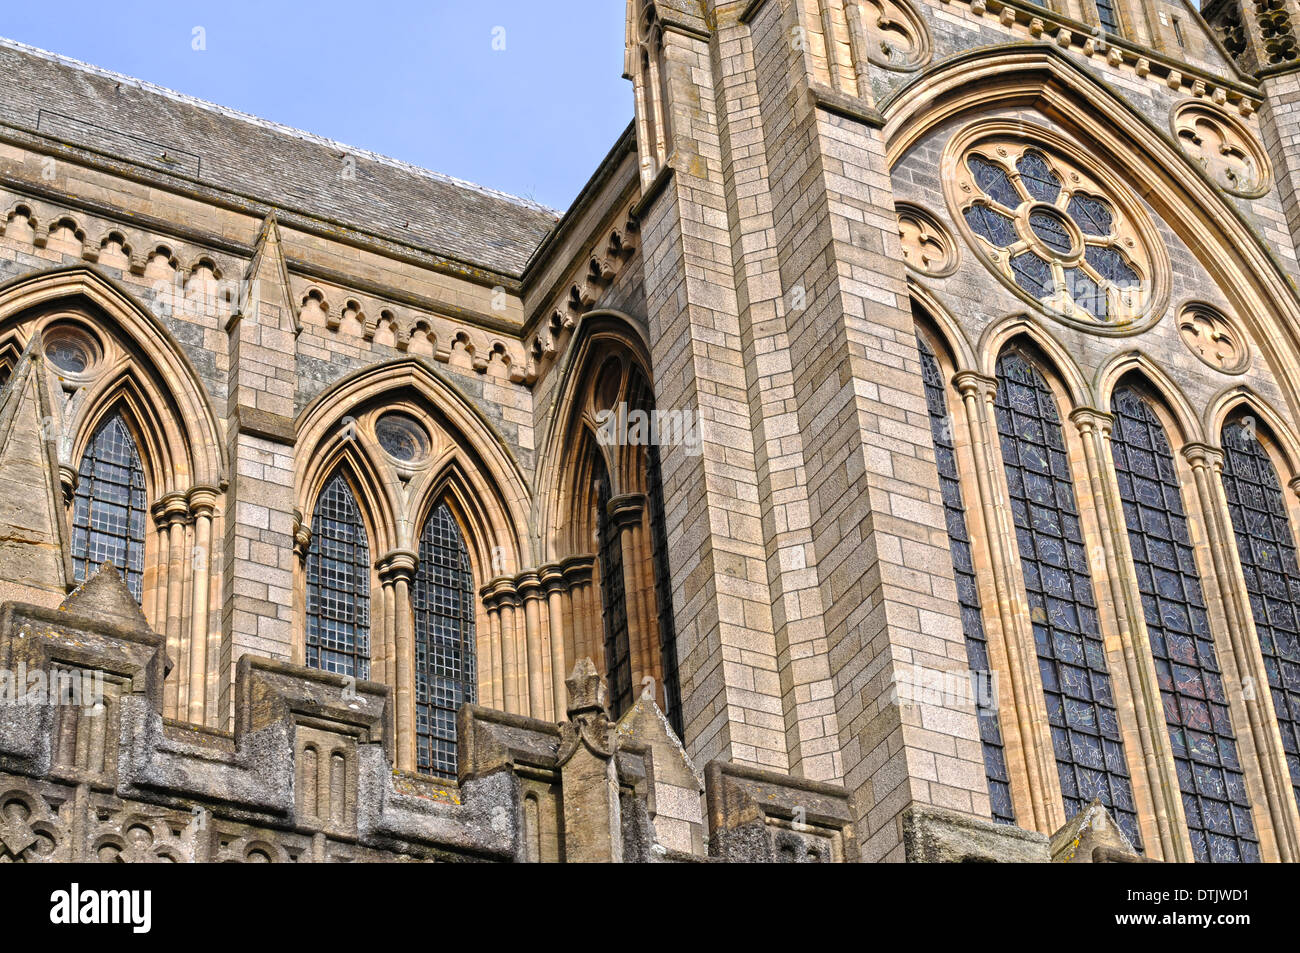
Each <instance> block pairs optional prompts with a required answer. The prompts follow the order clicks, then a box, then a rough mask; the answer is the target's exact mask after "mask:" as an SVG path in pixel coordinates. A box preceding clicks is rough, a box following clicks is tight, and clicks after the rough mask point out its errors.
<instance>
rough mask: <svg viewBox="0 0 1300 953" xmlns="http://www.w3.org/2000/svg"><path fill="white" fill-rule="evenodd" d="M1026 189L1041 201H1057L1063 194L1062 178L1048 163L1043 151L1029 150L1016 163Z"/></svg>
mask: <svg viewBox="0 0 1300 953" xmlns="http://www.w3.org/2000/svg"><path fill="white" fill-rule="evenodd" d="M1016 168H1017V169H1019V170H1020V181H1021V183H1023V184H1024V186H1025V190H1026V191H1028V192H1029V194H1030V195H1032V196H1033V197H1034V198H1035V199H1036V200H1037V201H1039V202H1055V201H1056V198H1057V196H1059V195H1060V194H1061V180H1060V179H1058V178H1057V177H1056V173H1055V172H1053V171H1052V170H1051V168H1049V167H1048V165H1047V160H1046V159H1045V158H1043V154H1042V153H1041V152H1034V151H1032V150H1031V151H1029V152H1026V153H1025V154H1024V155H1023V156H1021V157H1020V161H1019V162H1017V163H1016Z"/></svg>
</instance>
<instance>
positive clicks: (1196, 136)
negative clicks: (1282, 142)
mask: <svg viewBox="0 0 1300 953" xmlns="http://www.w3.org/2000/svg"><path fill="white" fill-rule="evenodd" d="M1170 125H1171V126H1172V128H1173V133H1174V138H1176V139H1177V140H1178V145H1179V146H1180V147H1182V150H1183V151H1184V152H1185V153H1187V155H1188V156H1189V157H1190V158H1191V159H1192V160H1193V161H1195V162H1197V163H1199V164H1200V166H1201V168H1202V169H1204V170H1205V172H1206V174H1207V175H1208V176H1209V177H1210V178H1211V179H1213V180H1214V182H1215V183H1216V184H1217V185H1218V186H1219V187H1220V188H1222V189H1223V190H1224V191H1225V192H1231V193H1232V194H1233V195H1241V196H1246V197H1251V198H1253V197H1256V196H1259V195H1262V194H1264V192H1266V191H1267V190H1268V183H1269V178H1270V174H1269V163H1268V156H1267V155H1266V154H1265V152H1264V149H1263V147H1262V146H1261V145H1260V144H1259V141H1258V140H1257V139H1256V138H1255V137H1254V136H1253V135H1252V134H1251V133H1250V131H1249V130H1248V129H1247V128H1246V127H1245V126H1244V125H1243V124H1242V123H1241V122H1239V121H1238V120H1237V119H1235V118H1234V117H1232V116H1230V115H1228V113H1226V112H1225V111H1224V110H1222V109H1219V108H1218V107H1216V106H1213V105H1211V104H1209V103H1206V102H1197V101H1195V100H1189V101H1187V102H1184V103H1182V104H1181V105H1179V106H1176V107H1174V111H1173V114H1172V116H1171V118H1170Z"/></svg>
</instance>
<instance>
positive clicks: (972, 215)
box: [966, 205, 1020, 248]
mask: <svg viewBox="0 0 1300 953" xmlns="http://www.w3.org/2000/svg"><path fill="white" fill-rule="evenodd" d="M966 222H967V224H969V225H970V227H971V230H972V231H974V232H975V234H976V235H979V236H980V237H981V238H984V239H987V240H988V241H989V242H990V243H992V244H994V245H997V246H998V247H999V248H1006V247H1007V246H1008V245H1011V244H1014V243H1015V242H1016V240H1017V239H1018V238H1019V237H1020V236H1019V235H1017V234H1016V225H1015V222H1013V221H1012V220H1011V219H1010V218H1008V217H1007V216H1005V215H1003V214H1002V213H1001V212H996V211H994V210H993V209H991V208H989V207H988V206H987V205H972V206H971V207H970V208H968V209H966Z"/></svg>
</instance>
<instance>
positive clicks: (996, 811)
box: [916, 335, 1016, 824]
mask: <svg viewBox="0 0 1300 953" xmlns="http://www.w3.org/2000/svg"><path fill="white" fill-rule="evenodd" d="M916 345H917V348H918V349H919V351H920V353H921V375H922V378H923V380H924V383H925V401H926V405H927V406H928V407H929V410H930V433H931V434H932V435H933V437H934V452H935V459H936V461H937V462H938V465H939V489H940V490H941V491H942V493H943V506H944V511H945V513H946V516H947V520H948V549H949V551H950V552H951V553H952V567H953V575H954V576H955V577H956V580H957V598H958V603H959V605H960V607H961V617H962V628H963V630H964V631H965V633H966V657H967V659H968V661H969V662H970V668H971V671H972V672H974V673H976V676H977V677H978V678H981V679H985V680H991V678H992V673H991V671H990V666H989V651H988V638H987V637H986V636H985V634H984V620H983V614H982V612H981V609H980V599H979V590H978V586H977V583H976V579H975V572H974V569H973V568H972V567H973V560H972V559H971V543H970V534H969V533H968V532H967V530H966V507H965V505H964V504H963V502H962V495H961V482H960V478H959V476H958V473H957V455H956V443H955V442H954V440H953V435H952V418H950V417H949V416H948V405H947V402H946V401H945V400H944V385H943V375H942V374H941V373H940V371H939V362H938V361H937V360H936V359H935V356H934V352H933V351H931V350H930V347H929V345H928V344H926V343H925V340H924V339H923V338H921V337H920V336H919V335H918V336H917V339H916ZM991 701H992V702H993V704H992V705H989V706H984V705H980V706H978V715H979V722H980V739H981V741H982V742H983V745H984V770H985V775H986V777H987V778H988V784H989V802H990V804H991V805H992V808H993V819H994V820H995V821H997V822H998V823H1000V824H1014V823H1015V822H1016V817H1015V813H1014V811H1013V810H1012V807H1011V779H1010V777H1009V776H1008V775H1007V764H1006V756H1005V753H1004V751H1003V748H1002V732H1001V729H1000V727H999V725H998V710H997V699H996V698H992V699H991Z"/></svg>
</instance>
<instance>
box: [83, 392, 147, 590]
mask: <svg viewBox="0 0 1300 953" xmlns="http://www.w3.org/2000/svg"><path fill="white" fill-rule="evenodd" d="M145 526H146V522H145V498H144V468H143V467H142V466H141V465H140V453H139V451H138V450H137V449H136V446H135V441H134V440H133V439H132V438H131V433H130V431H128V430H127V429H126V423H125V422H124V421H123V420H122V417H121V415H119V414H114V415H113V416H112V417H109V418H108V419H107V420H106V421H104V423H102V424H100V427H99V429H98V430H97V431H95V436H94V437H92V438H91V441H90V445H89V446H88V447H87V448H86V455H85V456H84V457H82V458H81V466H80V468H79V469H78V472H77V491H76V494H75V495H74V496H73V505H72V572H73V576H74V578H75V579H76V580H77V582H85V581H86V578H87V577H88V576H92V575H94V573H95V570H96V569H98V568H99V567H100V566H101V565H103V564H104V563H105V562H112V564H113V565H114V566H116V567H117V568H118V569H119V570H120V571H121V573H122V575H123V577H124V578H125V579H126V585H127V588H128V589H130V590H131V595H133V596H135V599H136V602H139V601H140V599H141V598H142V596H143V591H144V534H145Z"/></svg>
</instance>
